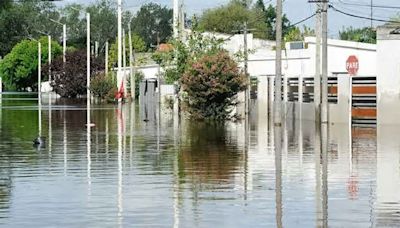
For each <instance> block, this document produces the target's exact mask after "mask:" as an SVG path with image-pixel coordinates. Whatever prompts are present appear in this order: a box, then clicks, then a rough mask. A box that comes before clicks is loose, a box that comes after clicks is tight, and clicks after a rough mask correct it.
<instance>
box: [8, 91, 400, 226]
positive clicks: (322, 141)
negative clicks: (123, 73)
mask: <svg viewBox="0 0 400 228" xmlns="http://www.w3.org/2000/svg"><path fill="white" fill-rule="evenodd" d="M43 103H44V104H43V106H42V108H41V112H40V113H41V123H42V124H41V129H40V127H39V124H38V123H39V110H38V106H37V100H35V99H34V95H31V96H25V95H24V96H15V95H3V97H2V102H1V109H0V123H1V125H0V226H1V227H398V226H399V224H400V194H399V191H400V166H399V164H400V142H399V140H398V134H397V132H398V129H397V128H395V127H394V128H390V127H387V128H382V129H378V130H375V129H351V128H349V127H348V126H342V125H332V126H329V129H327V128H323V129H318V130H317V131H316V130H315V127H314V124H313V123H312V122H306V121H303V122H300V121H293V120H287V121H286V122H285V124H283V126H282V127H281V128H275V127H273V125H271V122H270V119H269V118H268V116H267V115H266V114H262V115H261V114H259V115H257V113H258V111H260V113H265V110H259V108H258V107H257V106H258V105H257V104H254V105H253V112H252V113H253V114H252V116H251V118H250V119H249V121H242V122H238V123H226V124H210V123H208V124H207V123H199V122H193V121H188V120H185V119H184V118H178V117H177V116H174V115H173V114H171V113H168V112H161V115H160V117H161V118H158V116H159V115H158V114H159V113H158V111H157V109H155V108H152V107H145V108H144V107H139V106H133V105H132V106H131V105H123V106H114V105H107V106H101V105H92V106H91V111H90V119H91V123H93V124H95V126H94V127H91V128H88V127H87V126H86V123H87V121H86V118H87V109H86V102H85V101H83V102H80V103H79V102H70V101H63V100H53V101H52V102H51V105H49V103H48V102H46V98H44V101H43ZM159 119H160V121H158V120H159ZM144 120H146V121H144ZM39 131H41V135H42V136H43V137H46V138H47V139H46V145H45V147H41V148H36V147H33V145H32V140H33V139H34V138H36V137H37V136H38V134H39ZM316 132H317V133H316ZM377 132H378V133H377Z"/></svg>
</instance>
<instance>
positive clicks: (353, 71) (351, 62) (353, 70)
mask: <svg viewBox="0 0 400 228" xmlns="http://www.w3.org/2000/svg"><path fill="white" fill-rule="evenodd" d="M358 69H359V63H358V59H357V57H356V56H355V55H351V56H349V58H348V59H347V61H346V70H347V72H348V73H349V74H350V75H357V72H358Z"/></svg>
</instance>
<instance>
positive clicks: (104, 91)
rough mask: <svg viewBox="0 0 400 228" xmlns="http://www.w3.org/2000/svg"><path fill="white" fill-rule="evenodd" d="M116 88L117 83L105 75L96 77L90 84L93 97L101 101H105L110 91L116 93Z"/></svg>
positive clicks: (101, 74)
mask: <svg viewBox="0 0 400 228" xmlns="http://www.w3.org/2000/svg"><path fill="white" fill-rule="evenodd" d="M116 88H117V86H116V83H115V82H114V81H113V80H112V79H111V77H108V76H106V75H105V74H104V73H100V74H98V75H96V76H95V77H94V78H93V79H92V81H91V83H90V90H91V91H92V93H93V95H94V96H95V97H97V98H100V99H101V100H105V99H106V98H107V97H108V96H109V94H110V91H112V92H114V91H115V89H116ZM114 95H115V94H114Z"/></svg>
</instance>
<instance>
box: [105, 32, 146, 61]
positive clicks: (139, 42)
mask: <svg viewBox="0 0 400 228" xmlns="http://www.w3.org/2000/svg"><path fill="white" fill-rule="evenodd" d="M125 46H126V50H127V54H126V62H127V64H129V36H128V35H126V39H125ZM132 48H133V51H134V52H135V53H140V52H145V51H146V49H147V48H146V43H145V42H144V40H143V39H142V38H141V37H140V36H139V35H138V34H136V33H132ZM117 62H118V44H117V43H116V42H115V43H113V44H111V47H110V52H109V56H108V66H109V68H113V67H116V66H117ZM134 64H135V65H136V64H138V59H137V58H135V62H134Z"/></svg>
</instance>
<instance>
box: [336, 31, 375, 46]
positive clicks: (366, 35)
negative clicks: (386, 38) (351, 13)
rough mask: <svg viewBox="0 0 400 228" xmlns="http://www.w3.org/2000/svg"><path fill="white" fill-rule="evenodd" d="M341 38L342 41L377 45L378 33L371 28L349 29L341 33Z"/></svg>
mask: <svg viewBox="0 0 400 228" xmlns="http://www.w3.org/2000/svg"><path fill="white" fill-rule="evenodd" d="M339 37H340V39H341V40H349V41H355V42H362V43H371V44H375V43H376V31H374V30H373V29H371V28H370V27H365V28H353V27H349V28H346V29H343V30H342V31H339Z"/></svg>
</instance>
